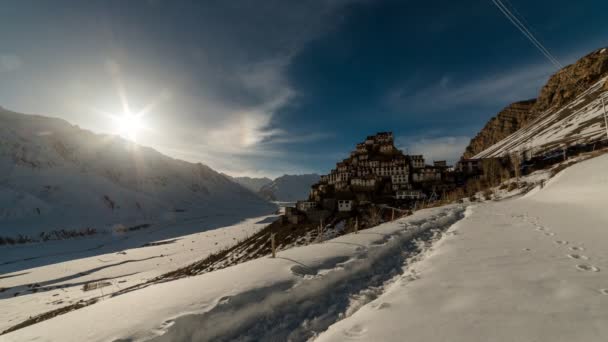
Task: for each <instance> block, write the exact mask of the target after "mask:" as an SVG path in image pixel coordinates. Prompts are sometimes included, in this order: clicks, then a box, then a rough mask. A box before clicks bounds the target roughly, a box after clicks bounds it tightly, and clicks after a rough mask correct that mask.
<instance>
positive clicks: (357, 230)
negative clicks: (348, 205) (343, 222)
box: [355, 216, 359, 234]
mask: <svg viewBox="0 0 608 342" xmlns="http://www.w3.org/2000/svg"><path fill="white" fill-rule="evenodd" d="M355 234H359V217H358V216H355Z"/></svg>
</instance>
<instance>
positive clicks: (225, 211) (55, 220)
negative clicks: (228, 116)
mask: <svg viewBox="0 0 608 342" xmlns="http://www.w3.org/2000/svg"><path fill="white" fill-rule="evenodd" d="M0 137H1V139H0V236H14V235H16V234H23V235H28V236H36V235H37V234H38V233H40V232H49V231H52V230H58V229H76V230H77V229H82V228H85V227H92V228H95V229H97V230H101V231H108V230H109V229H111V228H112V227H116V226H117V225H119V224H120V225H123V226H126V227H130V226H133V225H136V224H142V223H149V224H154V223H158V222H174V221H180V220H186V219H192V218H200V217H203V216H213V215H216V216H217V215H224V216H225V215H236V216H238V217H240V218H242V217H251V216H257V215H261V214H264V213H268V212H270V211H272V210H273V209H274V207H273V206H272V205H271V204H269V203H267V202H266V201H264V200H262V199H260V198H259V197H258V196H256V195H255V194H253V193H252V192H251V191H249V190H247V189H245V188H243V187H242V186H240V185H238V184H236V183H234V182H232V181H230V180H229V179H228V178H227V177H225V176H223V175H221V174H219V173H217V172H215V171H213V170H212V169H210V168H209V167H207V166H205V165H202V164H192V163H187V162H184V161H180V160H176V159H172V158H169V157H167V156H164V155H162V154H160V153H158V152H156V151H155V150H152V149H150V148H146V147H142V146H138V145H136V144H134V143H131V142H128V141H125V140H124V139H121V138H119V137H114V136H105V135H96V134H93V133H91V132H89V131H86V130H82V129H79V128H78V127H76V126H73V125H70V124H69V123H67V122H66V121H63V120H60V119H54V118H47V117H41V116H31V115H22V114H18V113H13V112H9V111H6V110H0ZM238 220H239V219H235V221H234V222H237V221H238Z"/></svg>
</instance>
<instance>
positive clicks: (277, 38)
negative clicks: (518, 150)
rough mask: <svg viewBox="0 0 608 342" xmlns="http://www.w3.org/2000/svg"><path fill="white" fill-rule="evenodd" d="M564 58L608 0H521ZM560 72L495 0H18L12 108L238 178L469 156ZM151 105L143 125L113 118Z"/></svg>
mask: <svg viewBox="0 0 608 342" xmlns="http://www.w3.org/2000/svg"><path fill="white" fill-rule="evenodd" d="M503 2H505V4H507V6H509V8H511V10H512V11H513V12H515V13H517V14H518V15H519V16H520V18H522V19H525V21H526V23H527V25H528V27H530V29H531V31H532V32H533V33H534V35H535V36H536V37H537V38H538V39H539V40H540V41H541V42H542V43H543V44H544V45H545V46H546V47H547V48H548V49H549V50H550V51H551V53H552V54H553V55H554V56H556V58H557V59H558V60H559V61H560V62H561V63H562V64H564V65H566V64H568V63H572V62H574V61H576V60H577V59H578V58H580V57H582V56H584V55H585V54H587V53H589V52H591V51H593V50H595V49H598V48H600V47H603V46H606V45H608V41H607V39H606V37H608V25H605V18H604V17H603V13H605V12H606V11H608V2H606V1H602V0H577V1H570V0H554V1H551V5H550V6H549V5H547V2H546V1H538V0H537V1H530V0H509V1H505V0H503ZM555 71H556V69H555V67H554V66H553V65H552V64H551V63H550V62H549V61H548V60H547V59H546V58H545V57H544V56H543V55H542V54H541V53H540V52H539V51H538V50H537V49H536V48H535V47H534V46H533V45H532V44H531V43H530V41H528V40H527V39H526V38H525V37H524V36H523V35H522V34H521V33H520V32H519V31H517V29H516V28H515V27H514V26H512V24H511V23H510V22H509V21H508V20H507V19H506V18H505V17H504V16H503V14H502V13H501V12H500V11H499V10H498V9H497V8H496V7H495V6H494V4H493V3H492V1H491V0H461V1H450V0H435V1H413V0H412V1H408V0H400V1H398V0H394V1H389V0H386V1H384V0H333V1H332V0H255V1H254V0H250V1H248V0H242V1H232V0H216V1H213V0H207V1H202V0H201V1H181V0H171V1H169V0H148V1H136V0H133V1H95V0H89V1H77V0H74V1H62V0H55V1H44V0H40V1H30V0H4V1H3V2H2V6H1V8H0V106H2V107H4V108H7V109H10V110H13V111H18V112H22V113H30V114H40V115H46V116H53V117H59V118H63V119H65V120H67V121H69V122H70V123H72V124H76V125H78V126H80V127H82V128H85V129H89V130H92V131H94V132H98V133H103V134H117V135H123V136H125V138H130V139H136V141H137V143H139V144H142V145H146V146H150V147H153V148H155V149H157V150H159V151H160V152H162V153H164V154H167V155H169V156H172V157H175V158H179V159H184V160H188V161H192V162H202V163H204V164H207V165H209V166H210V167H212V168H214V169H216V170H218V171H221V172H225V173H227V174H230V175H234V176H253V177H262V176H270V177H277V176H280V175H282V174H285V173H287V174H302V173H311V172H316V173H327V172H328V171H329V170H330V169H331V168H332V167H333V166H334V165H335V163H336V162H337V161H339V160H341V159H342V158H345V157H346V156H347V155H348V154H349V152H350V151H351V150H352V149H353V148H354V146H355V144H356V143H358V142H360V141H362V140H364V138H365V137H366V136H367V135H371V134H374V133H375V132H377V131H392V132H394V134H395V136H396V143H397V145H398V147H400V148H401V149H403V150H404V151H407V152H409V153H422V154H425V156H426V157H427V159H429V160H432V159H435V160H441V159H448V160H450V161H454V160H456V159H457V158H458V157H459V156H460V155H461V154H462V152H463V151H464V148H465V146H466V145H467V144H468V142H469V140H470V139H471V138H472V137H473V136H474V135H475V134H476V133H477V132H478V131H479V130H480V129H481V128H482V127H483V125H484V124H485V123H486V122H487V121H488V119H489V118H491V117H492V116H494V115H496V113H498V111H500V110H501V109H502V108H504V107H505V106H507V105H508V104H509V103H512V102H515V101H519V100H524V99H529V98H533V97H536V96H537V94H538V92H539V90H540V87H541V86H542V85H543V84H544V83H545V82H546V80H547V79H548V77H549V76H550V75H551V74H552V73H554V72H555ZM127 111H129V112H131V113H141V119H140V121H141V129H140V130H139V131H138V132H137V134H135V135H131V134H127V133H126V132H125V131H124V130H123V129H121V125H120V124H119V123H117V121H116V120H114V119H112V117H120V116H122V115H124V114H125V112H127Z"/></svg>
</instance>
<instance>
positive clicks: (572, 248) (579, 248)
mask: <svg viewBox="0 0 608 342" xmlns="http://www.w3.org/2000/svg"><path fill="white" fill-rule="evenodd" d="M569 249H570V250H571V251H573V252H580V251H584V250H585V249H584V248H583V247H580V246H572V247H570V248H569Z"/></svg>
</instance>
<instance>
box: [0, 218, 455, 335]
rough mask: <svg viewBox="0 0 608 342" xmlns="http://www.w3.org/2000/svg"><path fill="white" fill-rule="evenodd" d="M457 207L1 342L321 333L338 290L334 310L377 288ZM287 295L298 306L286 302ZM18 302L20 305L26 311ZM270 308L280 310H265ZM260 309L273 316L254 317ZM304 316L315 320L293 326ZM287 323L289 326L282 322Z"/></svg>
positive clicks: (139, 296) (113, 301)
mask: <svg viewBox="0 0 608 342" xmlns="http://www.w3.org/2000/svg"><path fill="white" fill-rule="evenodd" d="M463 210H464V209H463V207H462V206H449V207H444V208H435V209H429V210H425V211H420V212H418V213H416V214H415V215H413V216H410V217H407V218H404V219H401V220H398V221H394V222H390V223H387V224H383V225H380V226H378V227H375V228H372V229H369V230H365V231H361V232H360V233H359V234H350V235H345V236H341V237H338V238H335V239H332V240H329V241H325V242H323V243H320V244H314V245H309V246H305V247H298V248H292V249H289V250H286V251H281V252H279V253H278V256H277V258H276V259H272V258H269V257H266V258H261V259H257V260H253V261H250V262H246V263H243V264H240V265H237V266H234V267H229V268H226V269H223V270H219V271H215V272H210V273H206V274H203V275H199V276H195V277H190V278H185V279H179V280H176V281H172V282H167V283H161V284H158V285H154V286H149V287H146V288H143V289H141V290H137V291H134V292H130V293H127V294H124V295H120V296H117V297H113V298H108V299H105V300H103V301H101V302H99V303H97V304H94V305H92V306H89V307H85V308H83V309H80V310H77V311H73V312H70V313H67V314H64V315H61V316H58V317H55V318H53V319H51V320H47V321H44V322H41V323H39V324H35V325H32V326H30V327H27V328H24V329H20V330H17V331H15V332H12V333H9V334H7V335H4V336H2V337H3V338H4V339H6V340H7V341H28V340H37V341H58V340H60V341H83V340H87V341H107V340H115V339H119V338H121V339H123V338H124V339H131V340H146V339H149V338H154V337H155V336H156V337H158V336H160V337H159V338H161V340H181V339H193V340H196V339H197V338H205V339H208V338H210V337H212V336H225V335H227V334H230V333H235V332H237V333H240V332H239V331H240V330H239V328H240V327H247V329H245V328H243V329H244V334H251V336H255V337H254V339H257V340H264V339H265V338H266V339H267V338H270V337H272V336H278V335H281V334H292V335H293V336H305V337H309V336H311V334H312V332H311V331H310V330H311V326H312V327H315V326H317V327H318V330H317V331H318V332H320V331H322V330H324V329H325V328H326V327H327V326H328V325H329V324H331V323H332V322H333V321H334V320H335V319H337V317H338V316H339V314H340V312H339V311H340V310H334V311H331V310H328V306H329V305H334V306H336V303H334V301H336V298H340V293H342V294H344V296H342V298H343V300H342V301H341V303H342V306H341V307H342V308H343V309H344V310H346V309H347V308H348V306H349V305H350V301H349V298H350V297H349V293H351V292H353V291H354V292H356V293H357V294H358V296H359V298H363V297H364V295H363V294H362V293H366V291H369V289H368V284H369V283H370V282H371V283H374V284H375V285H376V286H379V285H382V283H383V280H388V279H390V278H391V277H392V276H394V272H396V270H397V269H398V268H399V265H400V261H401V260H402V257H403V255H402V254H403V249H402V247H403V245H404V244H405V243H406V242H407V241H410V240H411V239H412V237H413V236H415V235H416V234H418V233H420V232H422V231H428V230H430V229H435V228H440V227H445V228H447V227H449V225H451V224H452V223H453V222H454V221H456V220H458V219H459V218H460V217H461V213H462V212H463ZM9 279H10V278H9ZM358 290H361V291H362V292H361V293H359V291H358ZM334 291H336V292H334ZM311 301H313V302H315V303H312V302H311ZM294 302H297V303H300V304H303V306H304V307H298V306H293V307H292V306H291V305H290V303H294ZM307 303H308V304H307ZM22 304H23V306H22V307H21V310H23V311H27V308H26V307H25V303H22ZM315 304H316V305H315ZM277 308H283V309H282V310H287V311H288V314H284V312H280V314H278V315H276V316H272V313H273V312H277V311H275V310H277ZM289 308H292V309H294V311H289V310H288V309H289ZM14 309H15V310H17V309H18V308H14ZM327 311H331V312H332V313H333V316H332V315H330V316H331V317H334V318H333V319H331V318H327V319H325V320H323V319H320V318H319V317H318V315H319V314H320V313H325V314H326V315H327ZM260 315H263V316H265V317H269V316H270V317H271V319H267V320H266V321H262V320H259V316H260ZM228 317H229V318H228ZM306 318H311V319H314V321H311V322H309V324H307V325H301V324H300V323H301V321H302V320H306ZM277 320H282V321H281V322H282V323H281V324H277ZM253 322H255V324H253V326H252V324H251V323H253ZM285 326H287V327H289V329H282V327H285ZM74 327H78V328H74ZM259 327H262V328H263V329H259ZM292 330H293V331H292ZM294 334H295V335H294ZM296 339H298V338H296Z"/></svg>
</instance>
